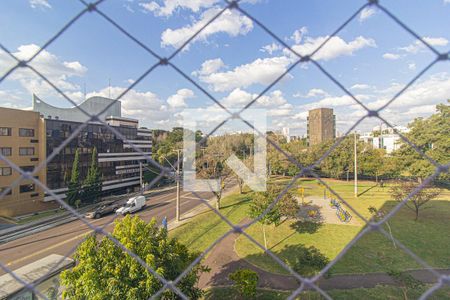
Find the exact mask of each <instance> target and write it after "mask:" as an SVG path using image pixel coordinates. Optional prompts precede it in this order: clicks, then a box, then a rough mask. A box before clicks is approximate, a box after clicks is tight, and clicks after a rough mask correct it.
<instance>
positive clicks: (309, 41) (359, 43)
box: [285, 36, 376, 60]
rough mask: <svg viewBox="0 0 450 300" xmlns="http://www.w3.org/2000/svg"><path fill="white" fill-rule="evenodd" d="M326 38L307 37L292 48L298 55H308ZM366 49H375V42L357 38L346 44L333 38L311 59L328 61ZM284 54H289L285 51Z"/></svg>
mask: <svg viewBox="0 0 450 300" xmlns="http://www.w3.org/2000/svg"><path fill="white" fill-rule="evenodd" d="M327 38H328V37H327V36H321V37H317V38H311V37H308V38H306V40H305V42H304V43H303V44H299V45H294V46H293V47H292V48H293V49H294V50H295V51H296V52H297V53H299V54H300V55H310V54H311V53H312V52H313V51H315V50H316V49H317V48H318V47H319V46H320V45H321V44H322V43H323V42H324V41H325V40H326V39H327ZM366 47H376V43H375V40H373V39H371V38H365V37H363V36H359V37H357V38H355V39H354V40H353V41H349V42H346V41H345V40H343V39H342V38H340V37H338V36H334V37H332V38H331V39H330V40H329V41H328V42H327V43H326V44H325V45H324V46H323V47H322V48H321V49H320V50H319V51H318V52H316V53H315V54H314V56H313V58H314V59H316V60H330V59H333V58H336V57H338V56H343V55H352V54H353V53H354V52H355V51H358V50H361V49H363V48H366ZM285 53H286V54H289V52H287V51H286V52H285Z"/></svg>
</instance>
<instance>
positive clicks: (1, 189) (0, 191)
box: [0, 186, 12, 196]
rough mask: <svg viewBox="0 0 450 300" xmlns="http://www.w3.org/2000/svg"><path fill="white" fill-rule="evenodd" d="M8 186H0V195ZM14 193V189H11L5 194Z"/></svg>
mask: <svg viewBox="0 0 450 300" xmlns="http://www.w3.org/2000/svg"><path fill="white" fill-rule="evenodd" d="M7 188H8V187H6V186H5V187H0V195H1V194H2V193H3V192H4V191H5V190H6V189H7ZM11 194H12V190H9V192H7V193H6V194H5V196H8V195H11Z"/></svg>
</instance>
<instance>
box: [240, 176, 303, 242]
mask: <svg viewBox="0 0 450 300" xmlns="http://www.w3.org/2000/svg"><path fill="white" fill-rule="evenodd" d="M282 191H283V186H279V185H274V184H272V185H268V186H267V191H265V192H258V193H255V194H254V195H255V196H254V197H253V199H252V202H251V203H250V210H249V216H250V217H251V218H257V217H259V216H260V215H261V214H262V213H263V212H264V211H265V210H266V209H267V208H268V207H269V206H270V205H271V204H272V203H273V202H274V201H275V200H276V199H277V197H278V195H280V194H281V192H282ZM298 211H299V205H298V203H297V200H296V199H295V198H294V196H293V195H292V193H291V192H289V191H287V192H286V193H285V194H284V195H283V196H282V197H281V199H279V201H278V202H277V203H276V204H275V206H274V207H272V209H271V210H269V211H268V212H267V213H266V214H265V215H264V217H263V218H261V220H260V221H259V222H260V223H261V224H262V230H263V236H264V246H265V247H266V248H267V239H266V232H265V227H264V225H271V224H274V225H275V226H278V225H280V224H281V220H282V218H283V217H287V218H295V217H296V216H297V213H298Z"/></svg>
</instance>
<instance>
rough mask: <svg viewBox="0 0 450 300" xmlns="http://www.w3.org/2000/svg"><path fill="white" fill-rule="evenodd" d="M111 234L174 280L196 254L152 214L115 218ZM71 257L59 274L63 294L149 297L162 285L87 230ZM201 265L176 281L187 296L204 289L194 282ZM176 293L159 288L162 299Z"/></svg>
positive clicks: (198, 294) (106, 240) (73, 296)
mask: <svg viewBox="0 0 450 300" xmlns="http://www.w3.org/2000/svg"><path fill="white" fill-rule="evenodd" d="M112 236H113V237H115V238H116V239H117V240H118V241H119V242H120V243H122V245H124V246H125V247H127V249H129V250H130V251H132V252H133V253H135V254H136V255H137V256H139V257H140V258H141V259H142V260H143V261H145V262H146V264H147V265H148V266H150V267H151V268H153V270H155V271H156V272H157V273H158V274H159V275H161V276H162V277H164V278H165V279H166V280H175V279H176V278H177V277H178V275H180V274H181V273H182V272H183V271H184V270H185V268H187V267H188V266H189V264H190V263H191V262H192V261H193V260H194V259H195V258H196V257H197V255H198V254H197V253H193V252H191V251H189V249H188V247H186V246H185V245H183V244H181V243H180V242H178V241H177V240H176V239H171V238H169V237H168V234H167V230H165V229H162V228H158V226H157V223H156V220H155V219H152V220H151V221H150V222H149V223H145V222H144V221H143V220H141V219H140V218H139V217H137V216H135V217H130V216H127V217H125V218H123V219H122V220H116V222H115V228H114V231H113V233H112ZM74 259H75V261H76V265H75V267H73V268H72V269H69V270H66V271H64V272H63V273H62V274H61V280H62V284H63V285H64V286H65V291H64V293H63V298H64V299H133V300H135V299H149V298H150V297H151V296H152V295H153V294H155V293H156V292H158V291H159V290H160V289H161V288H162V287H163V284H162V283H161V282H160V281H159V280H158V279H157V278H156V277H155V276H154V275H153V274H152V273H150V272H149V271H148V270H147V269H146V268H145V267H143V266H142V265H141V264H140V263H139V262H137V261H136V259H134V258H133V257H131V256H130V255H129V254H128V253H126V252H124V251H123V250H122V249H121V248H119V247H118V246H117V245H116V244H114V243H113V242H112V241H111V239H109V238H108V237H103V238H102V239H99V238H98V237H97V236H96V235H94V234H92V235H90V236H88V237H87V239H86V240H85V241H84V242H83V243H81V244H80V245H79V246H78V248H77V250H76V252H75V255H74ZM203 271H208V268H207V267H205V266H203V265H201V264H197V265H196V266H194V268H193V269H192V270H191V271H190V272H189V273H187V275H186V276H185V277H183V279H181V281H180V282H179V283H178V285H177V287H178V288H179V289H180V290H181V291H182V292H183V293H184V294H185V295H186V296H187V297H188V298H190V299H199V298H200V297H201V295H202V294H203V292H202V290H201V289H199V288H197V287H196V285H197V282H198V278H199V275H200V273H201V272H203ZM177 298H178V296H177V295H176V294H175V293H174V292H173V291H172V290H166V291H164V293H163V294H162V299H177Z"/></svg>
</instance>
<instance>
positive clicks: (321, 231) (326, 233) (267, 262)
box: [171, 179, 450, 274]
mask: <svg viewBox="0 0 450 300" xmlns="http://www.w3.org/2000/svg"><path fill="white" fill-rule="evenodd" d="M277 181H278V182H280V183H287V182H288V181H289V179H280V180H277ZM326 181H327V183H328V184H329V185H330V186H331V187H332V188H333V189H334V190H335V191H336V192H337V193H339V195H341V197H343V198H344V199H345V200H346V201H348V203H349V204H350V205H351V206H352V207H354V208H355V209H356V210H357V211H358V212H360V213H361V214H362V215H363V216H364V217H366V218H369V217H370V213H369V211H368V207H369V206H374V207H376V208H381V209H382V210H384V211H386V212H387V211H389V210H391V209H392V208H393V207H394V206H395V205H397V203H396V202H394V201H391V200H390V199H389V188H388V187H384V188H380V187H378V186H374V183H373V182H361V183H360V185H359V193H360V194H361V195H360V196H359V197H358V198H355V197H354V195H353V185H352V182H346V181H337V180H326ZM299 184H300V186H302V187H304V188H305V197H307V196H313V195H314V196H322V195H323V191H324V188H323V186H319V185H318V184H317V182H316V181H315V180H302V181H301V182H299ZM293 192H295V193H298V189H297V188H295V189H293ZM250 201H251V193H248V194H244V195H232V196H229V197H226V198H224V199H223V205H224V208H223V209H222V210H221V212H222V213H223V214H224V215H225V216H227V217H228V218H229V219H230V220H231V221H232V222H233V223H235V224H236V223H239V222H240V221H241V220H243V219H244V218H246V217H247V211H248V208H249V203H250ZM324 205H327V203H325V201H324ZM350 212H351V211H350ZM351 214H352V215H353V218H357V216H356V215H355V214H354V213H353V212H351ZM291 224H292V222H290V221H286V222H284V223H282V224H281V225H280V226H278V227H274V226H266V236H267V240H268V247H269V248H270V249H271V250H272V251H273V252H275V253H276V254H277V255H278V256H279V257H280V258H282V259H283V260H284V261H286V262H289V261H290V259H291V258H292V257H293V255H295V252H296V250H295V249H296V248H295V246H296V245H299V244H303V245H306V246H315V247H317V248H318V249H319V250H320V251H321V252H322V253H323V254H324V255H326V256H327V257H328V258H329V259H333V258H334V257H336V255H337V254H338V253H339V252H340V251H342V249H343V248H344V247H345V246H346V245H347V244H348V243H349V242H350V241H351V240H352V239H353V238H354V237H355V236H356V235H357V234H358V232H360V230H361V229H362V228H363V226H364V223H363V221H362V220H361V221H360V222H359V225H355V226H353V225H337V224H323V225H322V226H320V227H318V228H317V229H316V230H315V231H314V232H311V231H304V232H299V231H297V230H295V229H293V228H292V227H291ZM389 224H390V226H391V228H392V233H393V235H394V236H395V237H396V238H397V239H398V240H399V241H401V242H402V243H404V244H405V245H406V246H408V247H409V248H410V249H411V250H412V251H413V252H415V253H416V254H417V255H419V256H420V257H422V258H423V259H424V260H425V261H427V262H428V263H429V264H430V265H432V266H433V267H440V268H449V267H450V255H449V254H448V245H450V235H448V228H450V192H449V191H444V192H443V193H442V194H441V196H440V198H439V199H438V200H434V201H432V202H430V203H429V204H427V208H425V209H424V210H423V211H421V214H420V216H419V220H418V221H417V222H415V221H414V214H413V213H412V212H411V211H410V210H409V209H407V208H402V209H401V210H400V211H399V212H398V213H397V214H396V215H395V216H394V217H393V218H392V220H390V222H389ZM229 229H230V227H229V226H228V225H227V224H226V223H225V222H223V221H222V220H221V219H220V218H219V217H218V216H217V215H215V214H214V213H213V212H206V213H203V214H201V215H199V216H197V217H195V218H194V219H193V220H192V221H191V222H189V223H186V224H185V225H183V226H181V227H179V228H177V229H175V230H173V231H172V232H171V235H172V236H174V237H177V238H178V239H180V241H182V242H183V243H185V244H187V245H189V247H190V248H191V249H192V250H198V251H202V250H204V249H206V248H207V247H208V246H209V245H211V244H212V243H213V242H214V241H215V240H216V239H217V238H219V237H220V236H221V235H222V234H224V233H225V232H226V231H228V230H229ZM261 229H262V228H261V225H260V224H255V225H253V226H252V227H250V228H249V229H248V230H247V232H248V233H249V234H250V235H252V236H253V237H254V238H255V239H256V240H258V241H259V242H260V243H261V244H263V235H262V230H261ZM235 249H236V252H237V253H238V255H239V256H240V257H242V258H243V259H246V260H247V261H249V262H250V263H252V264H254V265H257V266H259V267H261V268H262V269H265V270H267V271H270V272H275V273H283V274H284V273H286V271H285V270H284V269H283V268H282V267H281V266H279V265H278V264H277V263H276V262H275V261H273V260H272V259H271V258H269V257H268V256H267V255H266V254H264V253H263V252H262V250H261V249H259V248H258V247H257V246H255V245H254V244H253V243H251V242H250V241H249V240H248V239H247V238H246V237H244V236H240V237H239V238H238V239H237V242H236V245H235ZM417 268H421V266H420V265H418V264H417V263H416V262H415V261H414V260H413V259H412V258H411V257H410V256H409V255H407V254H406V253H404V252H403V251H402V250H400V249H399V248H398V246H397V247H396V248H395V247H394V245H393V244H392V241H391V240H390V239H387V238H386V237H384V236H383V235H381V234H380V233H377V232H370V233H369V234H367V235H366V236H364V237H363V238H362V239H361V240H359V241H358V242H357V243H356V244H355V245H354V246H353V247H352V248H350V249H349V251H348V252H347V253H346V254H345V255H344V257H343V258H342V259H341V260H340V261H339V262H338V263H337V264H336V265H335V266H334V267H333V268H332V270H331V273H333V274H343V273H370V272H385V271H388V270H407V269H417Z"/></svg>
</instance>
